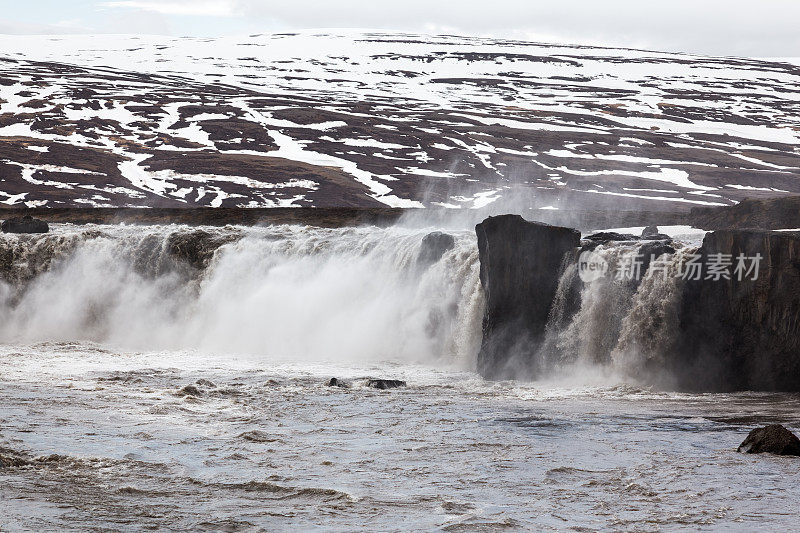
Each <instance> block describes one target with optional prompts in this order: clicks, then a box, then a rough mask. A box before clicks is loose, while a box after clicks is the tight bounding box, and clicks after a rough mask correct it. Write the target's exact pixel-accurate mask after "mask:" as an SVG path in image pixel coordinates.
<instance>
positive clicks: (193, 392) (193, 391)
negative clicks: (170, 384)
mask: <svg viewBox="0 0 800 533" xmlns="http://www.w3.org/2000/svg"><path fill="white" fill-rule="evenodd" d="M176 394H177V395H178V396H193V397H199V396H202V395H203V391H201V390H200V389H199V388H197V387H196V386H194V385H186V386H185V387H183V388H182V389H181V390H179V391H178V392H177V393H176Z"/></svg>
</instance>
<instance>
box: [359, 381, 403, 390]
mask: <svg viewBox="0 0 800 533" xmlns="http://www.w3.org/2000/svg"><path fill="white" fill-rule="evenodd" d="M405 386H406V382H405V381H400V380H398V379H371V380H369V381H368V382H367V387H371V388H373V389H380V390H386V389H397V388H399V387H405Z"/></svg>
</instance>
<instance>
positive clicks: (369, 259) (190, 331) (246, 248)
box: [0, 226, 483, 367]
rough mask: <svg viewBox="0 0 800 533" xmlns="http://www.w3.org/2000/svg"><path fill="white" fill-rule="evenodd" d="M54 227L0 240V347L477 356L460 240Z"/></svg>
mask: <svg viewBox="0 0 800 533" xmlns="http://www.w3.org/2000/svg"><path fill="white" fill-rule="evenodd" d="M428 231H429V230H422V229H407V228H402V227H392V228H385V229H382V228H375V227H360V228H356V227H351V228H343V229H322V228H313V227H307V226H271V227H267V228H240V227H236V228H233V227H226V228H202V229H197V228H189V227H184V226H151V227H132V226H127V227H126V226H97V227H85V228H72V227H58V228H56V229H55V231H54V232H53V233H51V234H47V235H40V236H17V235H2V236H1V237H0V276H2V278H1V279H0V310H2V315H3V317H4V320H3V322H2V324H0V342H3V343H6V342H19V341H24V342H42V341H71V340H91V341H97V342H106V343H110V344H116V345H121V346H124V347H127V348H133V349H147V350H174V349H199V350H208V351H212V352H220V353H248V354H263V355H266V356H269V357H276V358H287V359H297V358H312V359H329V358H335V359H340V358H344V359H353V360H372V359H374V360H404V361H431V360H437V359H445V360H447V361H448V362H457V363H458V364H460V365H462V366H465V367H469V366H471V365H473V364H474V359H475V354H476V353H477V350H478V348H479V346H480V332H481V328H480V321H481V316H482V313H483V294H482V290H481V288H480V281H479V264H478V253H477V246H476V245H475V238H474V234H473V233H472V232H453V233H452V234H453V236H454V237H455V246H454V247H453V248H452V249H450V250H448V251H446V252H445V253H444V255H443V256H442V257H441V259H439V260H438V261H436V262H434V263H433V264H427V263H422V262H420V261H419V256H420V246H421V242H422V238H423V237H424V236H425V235H426V234H427V233H428Z"/></svg>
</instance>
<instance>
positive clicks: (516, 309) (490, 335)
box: [475, 215, 580, 379]
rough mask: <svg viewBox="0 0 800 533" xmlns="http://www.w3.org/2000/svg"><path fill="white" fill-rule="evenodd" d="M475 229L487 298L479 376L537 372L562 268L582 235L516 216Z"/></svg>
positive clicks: (495, 376) (481, 225)
mask: <svg viewBox="0 0 800 533" xmlns="http://www.w3.org/2000/svg"><path fill="white" fill-rule="evenodd" d="M475 231H476V233H477V234H478V251H479V254H480V262H481V270H480V278H481V284H482V285H483V289H484V293H485V295H486V310H485V313H484V317H483V341H482V343H481V350H480V353H479V355H478V372H479V373H480V374H481V375H482V376H484V377H486V378H490V379H501V378H507V377H516V376H518V374H519V371H520V370H523V369H524V372H525V373H526V374H530V375H532V374H535V373H536V371H537V369H536V365H535V363H534V356H535V354H536V352H537V350H538V348H539V346H540V344H541V342H542V339H543V336H544V332H545V327H546V325H547V319H548V316H549V314H550V310H551V307H552V303H553V298H554V296H555V293H556V289H557V288H558V279H559V274H560V272H561V269H562V264H563V262H564V259H565V257H566V256H567V255H568V254H571V255H574V252H575V250H576V248H577V246H578V244H579V243H580V233H579V232H578V231H576V230H573V229H569V228H562V227H558V226H549V225H547V224H541V223H537V222H528V221H527V220H525V219H523V218H522V217H521V216H519V215H501V216H496V217H489V218H487V219H486V220H484V221H483V222H481V223H480V224H478V225H477V226H476V227H475Z"/></svg>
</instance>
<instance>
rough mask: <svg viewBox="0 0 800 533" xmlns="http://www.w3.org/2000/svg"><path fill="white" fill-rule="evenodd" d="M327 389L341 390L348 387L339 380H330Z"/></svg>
mask: <svg viewBox="0 0 800 533" xmlns="http://www.w3.org/2000/svg"><path fill="white" fill-rule="evenodd" d="M328 387H339V388H342V389H349V388H350V385H348V384H347V383H345V382H344V381H342V380H341V379H338V378H331V380H330V381H328Z"/></svg>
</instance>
